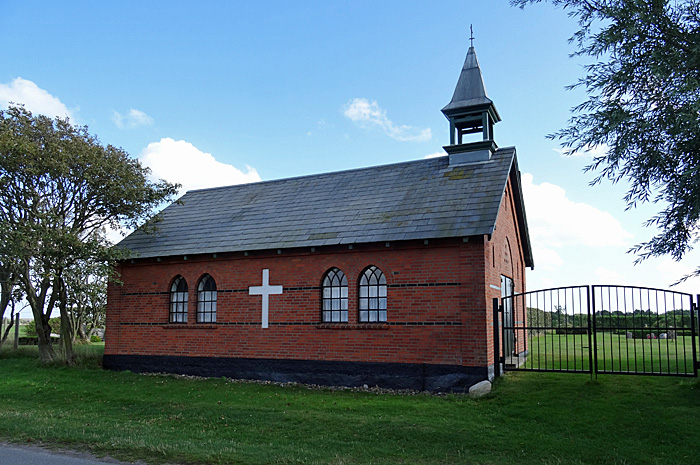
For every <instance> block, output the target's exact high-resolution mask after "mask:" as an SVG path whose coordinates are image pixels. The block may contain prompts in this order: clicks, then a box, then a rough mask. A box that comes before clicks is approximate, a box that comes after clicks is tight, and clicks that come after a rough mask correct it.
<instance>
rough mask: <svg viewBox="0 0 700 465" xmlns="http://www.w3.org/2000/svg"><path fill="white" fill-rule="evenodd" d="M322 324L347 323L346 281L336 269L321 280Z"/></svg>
mask: <svg viewBox="0 0 700 465" xmlns="http://www.w3.org/2000/svg"><path fill="white" fill-rule="evenodd" d="M322 288H323V322H324V323H347V322H348V280H347V278H345V273H343V272H342V271H340V270H339V269H338V268H331V269H330V270H328V272H327V273H326V276H325V277H324V278H323V286H322Z"/></svg>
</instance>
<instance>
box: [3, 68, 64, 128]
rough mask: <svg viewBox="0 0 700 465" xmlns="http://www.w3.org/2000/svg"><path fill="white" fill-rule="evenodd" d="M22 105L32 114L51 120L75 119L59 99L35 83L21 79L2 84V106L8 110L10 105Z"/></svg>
mask: <svg viewBox="0 0 700 465" xmlns="http://www.w3.org/2000/svg"><path fill="white" fill-rule="evenodd" d="M11 102H12V103H21V104H23V105H24V106H25V108H26V109H27V110H29V111H31V112H32V113H35V114H42V115H46V116H48V117H50V118H55V117H56V116H60V117H61V118H65V117H68V118H71V119H72V118H73V114H72V113H71V111H70V110H68V107H66V106H65V105H64V104H63V102H61V101H60V100H59V99H58V98H57V97H54V96H53V95H51V94H49V93H48V92H47V91H45V90H44V89H42V88H40V87H39V86H37V85H36V84H35V83H34V82H32V81H29V80H27V79H22V78H20V77H18V78H15V79H14V80H13V81H12V82H10V83H9V84H0V105H1V106H2V108H6V107H7V106H8V105H9V104H10V103H11Z"/></svg>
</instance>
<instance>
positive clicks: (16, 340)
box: [15, 312, 19, 350]
mask: <svg viewBox="0 0 700 465" xmlns="http://www.w3.org/2000/svg"><path fill="white" fill-rule="evenodd" d="M18 347H19V312H18V313H17V319H16V320H15V350H17V348H18Z"/></svg>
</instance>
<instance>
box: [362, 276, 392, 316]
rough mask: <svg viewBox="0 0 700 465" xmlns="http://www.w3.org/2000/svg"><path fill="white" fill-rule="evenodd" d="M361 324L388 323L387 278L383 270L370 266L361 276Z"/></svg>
mask: <svg viewBox="0 0 700 465" xmlns="http://www.w3.org/2000/svg"><path fill="white" fill-rule="evenodd" d="M358 295H359V299H360V302H359V303H360V305H359V307H360V318H359V320H360V322H361V323H372V322H377V321H386V278H385V277H384V273H382V270H380V269H379V268H377V267H376V266H370V267H369V268H367V269H366V270H365V271H364V272H363V273H362V275H361V276H360V288H359V294H358Z"/></svg>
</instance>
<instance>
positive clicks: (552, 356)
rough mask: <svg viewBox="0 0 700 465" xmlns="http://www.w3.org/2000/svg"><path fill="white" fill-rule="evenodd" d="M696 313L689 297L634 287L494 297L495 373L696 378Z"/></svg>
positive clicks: (568, 289)
mask: <svg viewBox="0 0 700 465" xmlns="http://www.w3.org/2000/svg"><path fill="white" fill-rule="evenodd" d="M697 300H698V301H700V296H698V298H697ZM505 309H508V312H505ZM696 310H697V304H696V301H694V300H693V296H692V295H690V294H684V293H681V292H674V291H666V290H661V289H651V288H642V287H634V286H607V285H596V286H570V287H562V288H556V289H545V290H540V291H531V292H526V293H524V294H515V295H511V296H505V297H502V298H501V299H494V321H495V322H498V323H499V325H498V326H494V328H495V329H494V346H495V348H496V359H497V360H498V363H496V370H497V371H500V369H501V367H502V368H503V369H504V370H506V371H557V372H573V373H591V374H594V373H595V374H599V373H615V374H644V375H657V376H697V368H698V362H697V360H698V359H697V346H698V332H697V327H698V326H697V312H696ZM506 313H508V315H507V316H506ZM499 327H500V328H499ZM501 341H503V343H502V342H501ZM506 341H508V342H506ZM497 374H498V373H497Z"/></svg>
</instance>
